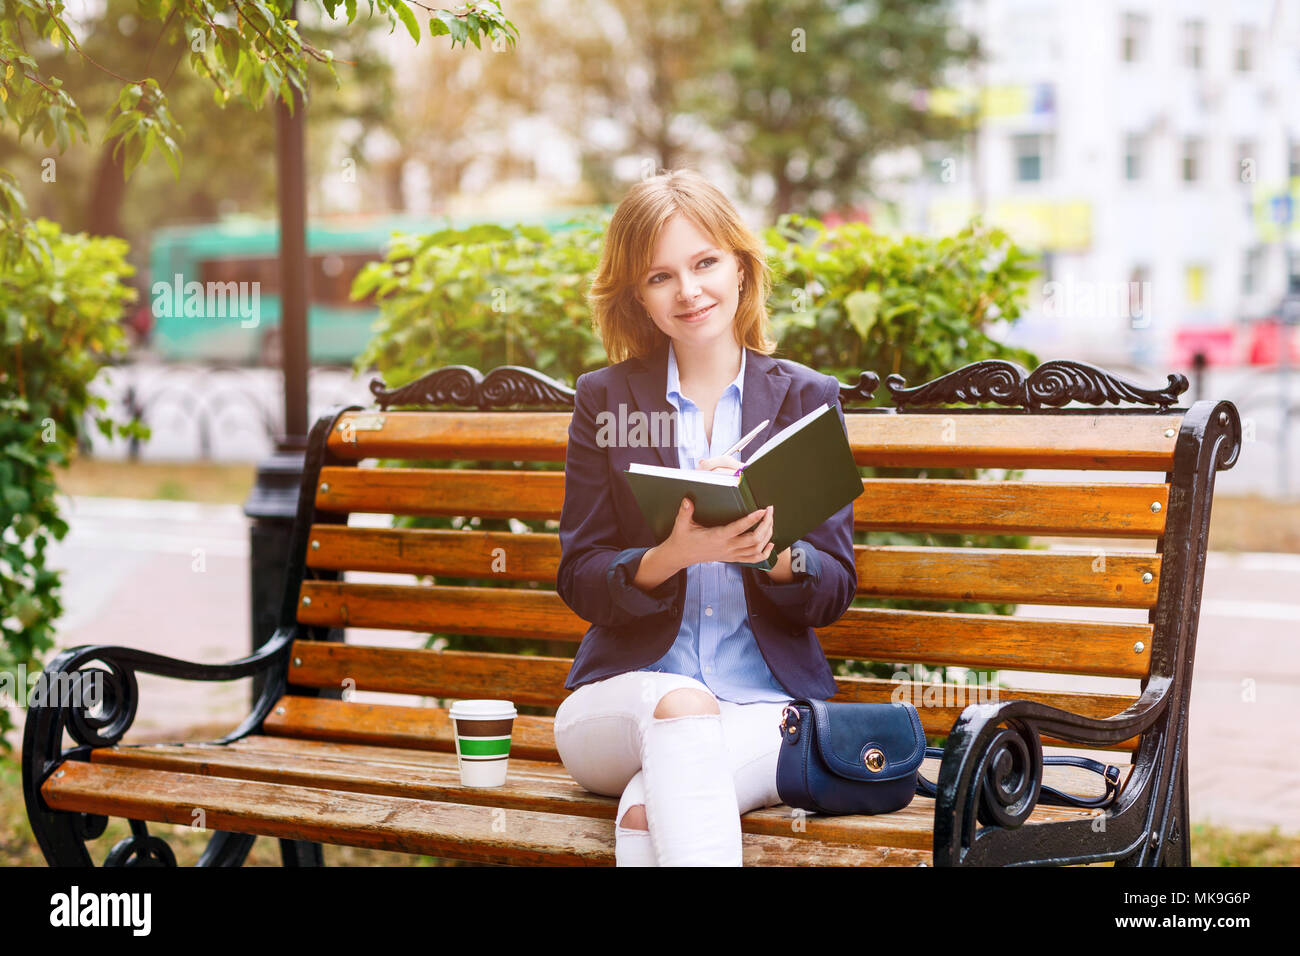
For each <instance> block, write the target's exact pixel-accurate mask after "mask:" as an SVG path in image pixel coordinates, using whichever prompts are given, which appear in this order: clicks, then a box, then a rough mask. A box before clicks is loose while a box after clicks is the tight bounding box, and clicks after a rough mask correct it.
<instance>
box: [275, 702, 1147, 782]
mask: <svg viewBox="0 0 1300 956" xmlns="http://www.w3.org/2000/svg"><path fill="white" fill-rule="evenodd" d="M928 709H930V708H927V710H928ZM954 711H955V708H954V709H950V710H948V711H946V712H945V713H944V714H943V715H942V716H939V717H930V716H927V715H926V712H925V710H921V711H919V712H920V714H921V717H922V720H921V725H922V728H923V729H924V730H925V732H926V733H927V734H928V735H929V736H932V737H939V736H942V735H944V734H946V733H947V732H948V730H949V729H950V728H951V727H952V721H951V720H950V721H948V723H947V724H946V725H943V720H945V719H947V717H948V716H949V714H953V717H952V719H953V720H956V716H955V713H954ZM553 726H554V718H552V717H538V716H534V715H530V714H520V715H519V716H518V717H516V718H515V731H514V734H513V737H512V740H511V743H510V747H511V753H517V754H518V755H519V756H520V757H524V758H528V759H531V760H549V761H557V760H559V759H560V755H559V753H557V752H556V750H555V737H554V734H553V733H552V727H553ZM262 730H263V732H264V733H265V734H269V735H276V736H282V737H289V738H294V739H301V740H328V741H336V742H338V743H352V744H365V745H370V746H382V747H399V748H402V749H405V750H450V749H451V748H452V732H451V725H450V721H449V720H448V718H447V710H446V708H442V707H413V706H406V705H402V704H358V703H351V702H346V701H339V700H332V699H330V698H318V697H298V696H291V695H286V696H285V697H282V698H280V700H279V702H278V703H277V705H276V708H275V710H274V711H273V712H272V713H271V714H269V715H268V716H267V718H266V721H265V722H264V723H263V725H262ZM1042 739H1043V743H1044V744H1046V745H1048V746H1076V747H1077V746H1078V745H1070V744H1068V743H1066V742H1065V741H1061V740H1059V739H1057V738H1054V737H1051V736H1046V737H1043V738H1042ZM1136 740H1137V738H1136V737H1135V738H1132V739H1131V740H1128V741H1124V742H1122V743H1119V744H1116V745H1115V746H1113V747H1104V748H1092V749H1095V750H1115V751H1131V750H1133V749H1134V745H1135V742H1136ZM931 779H934V778H933V777H932V778H931Z"/></svg>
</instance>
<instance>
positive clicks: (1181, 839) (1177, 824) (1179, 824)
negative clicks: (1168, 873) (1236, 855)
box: [1160, 760, 1192, 866]
mask: <svg viewBox="0 0 1300 956" xmlns="http://www.w3.org/2000/svg"><path fill="white" fill-rule="evenodd" d="M1188 821H1189V817H1188V804H1187V761H1186V760H1180V761H1179V762H1178V779H1177V780H1176V781H1175V783H1174V803H1173V806H1172V807H1171V808H1170V812H1169V832H1168V833H1167V834H1166V836H1165V842H1164V845H1163V846H1161V847H1160V865H1161V866H1191V865H1192V845H1191V824H1190V823H1189V822H1188Z"/></svg>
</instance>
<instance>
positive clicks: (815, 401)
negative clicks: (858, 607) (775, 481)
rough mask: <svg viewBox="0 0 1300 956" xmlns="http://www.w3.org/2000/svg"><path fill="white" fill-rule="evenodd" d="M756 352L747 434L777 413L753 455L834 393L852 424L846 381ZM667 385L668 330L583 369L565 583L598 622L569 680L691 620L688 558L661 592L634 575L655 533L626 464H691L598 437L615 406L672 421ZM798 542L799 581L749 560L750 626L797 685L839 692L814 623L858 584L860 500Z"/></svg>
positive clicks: (748, 384) (644, 651)
mask: <svg viewBox="0 0 1300 956" xmlns="http://www.w3.org/2000/svg"><path fill="white" fill-rule="evenodd" d="M747 353H748V354H747V355H746V358H745V387H744V400H743V404H742V407H741V416H740V433H741V434H742V435H747V434H749V432H750V431H751V430H752V429H753V428H754V427H755V426H756V425H758V423H759V422H761V421H763V420H764V419H769V420H770V424H769V425H768V426H767V427H766V428H765V429H764V430H763V431H761V432H760V433H759V434H758V435H757V437H755V438H754V439H753V441H751V442H750V444H749V445H747V446H746V451H742V452H741V454H740V456H739V457H740V458H741V460H745V458H746V452H750V453H752V452H753V451H754V450H756V449H758V448H759V447H761V446H762V444H763V442H765V441H766V440H767V439H768V438H770V437H771V436H772V435H774V434H776V433H777V432H778V431H780V430H781V429H782V428H784V427H785V426H786V425H789V424H790V423H791V422H794V421H797V420H798V419H799V418H802V417H803V416H804V415H805V414H806V413H807V412H809V411H810V410H812V409H813V408H816V407H817V406H819V405H821V404H822V403H823V402H830V403H832V404H833V405H834V408H835V411H836V413H837V414H838V415H839V417H840V424H841V425H843V424H844V411H843V409H842V408H840V404H839V382H838V381H837V380H836V379H835V378H834V377H833V376H830V375H823V374H822V373H820V372H817V371H814V370H813V369H810V368H808V367H807V366H805V365H801V364H799V363H798V362H793V361H790V360H788V359H773V358H771V357H769V356H767V355H763V354H762V353H760V352H755V351H753V350H752V349H749V350H747ZM667 384H668V340H667V339H664V341H663V343H662V344H661V345H660V346H659V348H658V349H657V350H656V351H655V352H654V353H652V354H651V355H648V356H645V357H644V358H630V359H627V360H626V361H623V362H619V363H618V364H617V365H611V366H609V367H607V368H602V369H597V370H596V371H593V372H585V373H583V374H582V375H580V376H578V381H577V384H576V393H577V394H576V396H575V399H574V413H573V419H572V421H571V422H570V424H569V446H568V452H567V457H566V459H565V467H564V506H563V509H562V510H561V513H560V567H559V571H558V572H557V575H556V590H557V591H558V592H559V595H560V597H561V598H562V599H563V601H564V603H565V604H567V605H568V606H569V607H570V608H572V609H573V611H574V613H576V614H577V615H578V616H579V617H581V618H582V619H583V620H585V621H589V622H591V627H590V628H589V629H588V631H587V633H586V635H584V636H583V638H582V643H581V645H579V647H578V652H577V654H576V655H575V656H574V660H573V666H572V667H571V668H570V669H569V675H568V677H567V678H566V679H565V682H564V686H565V687H566V688H568V689H570V690H572V689H576V688H578V687H581V686H582V685H583V684H588V683H591V682H592V681H597V680H601V679H603V678H606V677H613V676H614V675H616V674H622V673H626V672H627V671H633V670H640V669H642V668H645V667H647V666H649V665H650V664H653V663H654V662H655V661H657V660H658V659H659V658H661V657H663V655H664V654H665V653H667V651H668V648H669V647H671V646H672V644H673V642H674V641H675V640H676V639H677V634H678V631H679V630H680V629H681V623H682V606H683V604H684V598H685V595H686V569H685V568H682V569H681V570H680V571H678V572H677V574H675V575H674V576H672V577H670V578H668V579H667V580H666V581H664V582H663V583H662V584H660V585H659V586H658V587H657V588H655V589H653V590H651V591H644V590H642V589H641V588H639V587H637V586H636V585H635V584H633V583H632V581H633V579H634V578H635V577H636V572H637V568H638V567H639V566H640V564H641V557H642V555H644V554H645V553H646V552H647V551H648V550H650V548H651V547H653V546H654V544H655V540H654V535H653V534H652V533H651V531H650V526H649V525H648V524H647V523H646V521H645V518H644V517H643V516H642V514H641V509H640V507H639V506H638V505H637V502H636V498H635V497H634V496H633V494H632V489H631V487H630V486H629V485H628V482H627V479H626V477H624V475H623V470H624V469H625V468H626V467H627V466H628V464H630V463H631V462H642V463H644V464H648V465H666V466H668V467H670V468H676V467H679V462H678V459H677V448H676V445H675V443H674V444H668V443H666V442H660V443H659V444H657V445H656V444H654V443H652V442H647V443H645V444H642V445H639V446H637V447H618V445H617V443H609V444H608V446H606V447H602V446H601V445H600V444H598V443H597V440H596V434H597V424H596V416H597V415H598V414H599V413H600V412H602V411H609V412H611V413H612V415H613V416H614V418H615V419H616V420H617V418H618V417H619V406H620V405H623V406H624V409H625V413H624V414H625V415H626V416H628V417H629V418H630V417H631V413H632V412H633V411H634V410H635V411H639V412H641V413H643V414H644V415H645V416H646V419H648V420H649V421H651V422H654V421H670V420H671V419H672V417H675V416H674V409H673V407H672V405H671V404H670V403H669V402H668V400H667V399H666V398H665V397H664V393H665V391H666V390H667ZM654 413H662V417H655V416H654ZM630 430H631V423H630V422H629V425H628V431H629V432H630ZM846 431H847V429H846ZM672 440H673V442H675V440H676V435H675V433H674V434H673V435H672ZM791 548H792V549H793V548H802V549H803V554H804V556H805V557H804V561H805V570H804V571H802V572H796V573H795V580H794V581H793V582H790V583H788V584H776V583H774V582H773V581H772V580H771V578H770V577H769V575H768V573H767V572H766V571H763V570H762V569H760V568H750V567H742V568H741V572H742V575H743V578H744V582H745V597H746V599H747V603H748V607H749V612H750V621H749V625H750V629H751V630H752V631H753V632H754V639H755V641H756V642H757V644H758V647H759V650H760V651H761V652H762V654H763V659H764V660H765V661H767V666H768V668H769V669H770V670H771V671H772V676H773V677H775V678H776V680H777V682H778V683H779V684H780V685H781V686H782V687H783V688H785V691H786V693H788V694H790V696H791V697H821V698H825V697H831V696H833V695H834V694H835V692H836V691H837V689H838V687H837V685H836V683H835V678H834V676H833V675H832V674H831V668H830V665H829V664H828V663H827V661H826V656H825V654H823V653H822V649H821V644H820V643H819V642H818V640H817V635H816V633H815V632H814V631H813V628H814V627H825V626H826V625H828V624H831V623H833V622H834V621H836V620H838V619H839V618H840V617H841V616H842V615H843V614H844V612H845V611H846V610H847V609H848V607H849V605H850V604H851V603H852V601H853V597H854V594H855V593H856V591H857V583H858V576H857V568H856V566H855V564H854V560H853V505H852V503H850V504H847V505H845V506H844V507H843V508H841V509H840V510H839V511H837V512H836V513H835V514H834V515H832V516H831V517H829V518H827V519H826V521H825V522H824V523H822V525H821V526H820V527H818V528H816V529H815V530H813V531H811V532H809V534H808V536H807V537H806V538H800V539H798V540H797V541H795V542H794V544H793V545H791Z"/></svg>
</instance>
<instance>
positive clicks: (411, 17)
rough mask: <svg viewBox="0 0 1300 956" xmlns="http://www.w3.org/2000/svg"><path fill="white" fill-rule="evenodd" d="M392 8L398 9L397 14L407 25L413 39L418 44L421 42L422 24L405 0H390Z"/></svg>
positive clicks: (407, 30)
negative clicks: (418, 21) (416, 19)
mask: <svg viewBox="0 0 1300 956" xmlns="http://www.w3.org/2000/svg"><path fill="white" fill-rule="evenodd" d="M389 3H390V4H391V5H392V8H393V9H394V10H396V11H397V16H398V17H399V18H400V19H401V21H402V23H404V24H405V25H406V32H407V33H409V34H410V35H411V39H412V40H414V41H415V42H416V43H417V44H419V42H420V25H419V24H418V23H416V21H415V14H414V13H412V12H411V8H410V7H408V6H407V5H406V4H405V3H404V2H403V0H389Z"/></svg>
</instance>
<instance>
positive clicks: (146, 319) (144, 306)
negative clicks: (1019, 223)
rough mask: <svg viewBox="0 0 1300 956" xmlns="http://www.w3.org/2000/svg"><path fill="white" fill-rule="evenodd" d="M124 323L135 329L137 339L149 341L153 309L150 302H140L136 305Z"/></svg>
mask: <svg viewBox="0 0 1300 956" xmlns="http://www.w3.org/2000/svg"><path fill="white" fill-rule="evenodd" d="M126 324H127V325H129V326H130V327H131V328H132V329H133V330H134V331H135V334H136V335H137V336H138V340H139V341H141V342H147V341H149V333H150V332H152V331H153V309H152V308H151V306H150V304H149V303H148V302H142V303H141V304H140V305H138V306H136V308H135V311H134V312H132V313H131V315H130V317H129V318H128V319H127V320H126Z"/></svg>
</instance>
